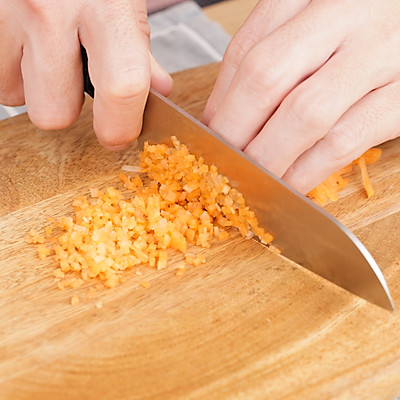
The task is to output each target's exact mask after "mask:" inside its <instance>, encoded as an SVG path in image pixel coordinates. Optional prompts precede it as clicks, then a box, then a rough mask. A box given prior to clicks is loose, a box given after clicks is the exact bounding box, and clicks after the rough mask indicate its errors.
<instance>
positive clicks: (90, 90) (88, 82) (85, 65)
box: [81, 45, 94, 98]
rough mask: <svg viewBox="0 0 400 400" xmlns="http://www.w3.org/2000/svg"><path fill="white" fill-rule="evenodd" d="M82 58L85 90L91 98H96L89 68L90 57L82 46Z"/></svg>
mask: <svg viewBox="0 0 400 400" xmlns="http://www.w3.org/2000/svg"><path fill="white" fill-rule="evenodd" d="M81 57H82V72H83V90H84V91H85V92H86V93H87V94H88V95H89V96H90V97H92V98H93V97H94V86H93V84H92V81H91V80H90V75H89V67H88V56H87V53H86V49H85V48H84V47H83V46H82V45H81Z"/></svg>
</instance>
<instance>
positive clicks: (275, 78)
mask: <svg viewBox="0 0 400 400" xmlns="http://www.w3.org/2000/svg"><path fill="white" fill-rule="evenodd" d="M323 4H324V5H325V6H326V7H325V8H323V7H318V5H319V2H316V3H311V4H310V5H309V6H308V7H306V8H305V10H304V11H303V12H302V13H300V14H299V15H297V16H296V17H294V18H293V19H292V20H291V21H289V22H288V23H286V24H284V25H283V26H281V27H280V28H278V29H277V30H275V31H274V32H273V33H272V34H271V35H269V36H268V37H267V38H265V39H264V40H262V41H261V42H260V43H259V44H257V45H256V46H254V47H253V48H252V49H251V50H250V51H249V52H248V53H247V55H246V57H245V58H244V59H243V61H242V63H241V64H240V67H239V69H238V71H237V73H236V75H235V77H234V79H233V81H232V84H231V86H230V87H229V89H228V91H227V94H226V96H225V97H224V98H223V100H222V102H221V104H220V106H219V107H218V109H217V111H216V113H215V114H214V116H213V118H212V119H211V121H210V123H209V126H210V128H211V129H213V130H215V131H216V132H218V133H220V134H221V135H222V136H224V137H225V138H226V139H227V140H228V141H230V142H231V143H232V144H233V145H235V146H236V147H239V148H241V149H243V148H244V147H245V146H246V145H247V144H248V143H249V142H250V141H251V140H252V139H253V138H254V137H255V136H256V134H257V133H258V132H259V131H260V130H261V128H262V126H263V125H264V123H265V121H266V120H268V118H269V117H270V116H271V115H272V113H273V112H274V110H275V109H276V108H277V106H278V105H279V104H280V103H281V102H282V100H283V99H284V98H285V97H286V96H287V94H288V93H289V92H290V91H291V90H292V89H293V88H294V87H296V86H297V85H298V84H299V83H300V82H302V81H303V80H304V79H305V78H306V77H307V76H309V75H311V74H312V73H314V72H315V71H316V70H318V69H319V68H320V67H321V66H322V65H323V64H324V63H325V62H326V61H327V60H328V59H329V57H331V55H332V54H333V52H334V51H336V49H337V48H338V47H339V45H340V44H341V43H342V42H343V40H344V38H345V35H346V33H345V32H348V29H349V27H348V26H347V25H350V24H349V22H348V20H347V19H346V20H345V19H343V20H339V21H338V22H337V23H336V24H330V21H331V19H332V13H335V10H333V8H334V7H335V2H329V3H328V2H324V3H323Z"/></svg>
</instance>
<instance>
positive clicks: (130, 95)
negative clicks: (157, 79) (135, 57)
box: [99, 67, 150, 103]
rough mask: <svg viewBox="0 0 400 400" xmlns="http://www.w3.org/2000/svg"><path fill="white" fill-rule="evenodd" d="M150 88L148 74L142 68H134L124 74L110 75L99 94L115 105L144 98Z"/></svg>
mask: <svg viewBox="0 0 400 400" xmlns="http://www.w3.org/2000/svg"><path fill="white" fill-rule="evenodd" d="M149 86H150V73H149V71H148V70H147V69H145V68H144V67H143V68H142V67H139V68H135V69H133V70H130V71H128V72H125V73H120V74H117V75H115V74H114V75H111V76H109V77H108V79H105V80H104V83H103V84H102V85H101V89H100V90H99V91H100V92H101V94H102V95H103V96H104V97H106V98H108V99H111V100H112V101H113V102H115V103H128V102H129V101H130V100H133V99H135V98H137V97H140V96H145V95H146V94H147V92H148V90H149Z"/></svg>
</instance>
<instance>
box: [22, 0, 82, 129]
mask: <svg viewBox="0 0 400 400" xmlns="http://www.w3.org/2000/svg"><path fill="white" fill-rule="evenodd" d="M39 19H40V20H39V21H38V23H36V24H34V25H33V26H34V27H35V28H34V29H32V30H31V31H30V32H29V35H26V37H25V38H24V40H25V42H24V49H23V56H22V62H21V68H22V76H23V80H24V91H25V100H26V105H27V110H28V114H29V116H30V118H31V120H32V122H33V123H34V124H35V125H37V126H38V127H39V128H43V129H60V128H65V127H67V126H69V125H71V124H72V123H73V122H74V121H75V120H76V119H77V118H78V116H79V114H80V110H81V107H82V104H83V82H82V81H83V79H82V64H81V59H80V47H79V40H78V35H77V32H76V29H75V27H74V25H73V24H71V23H70V20H69V18H68V17H67V15H66V10H63V8H62V7H57V6H56V5H51V6H50V5H49V6H48V7H43V8H42V9H41V13H40V17H39Z"/></svg>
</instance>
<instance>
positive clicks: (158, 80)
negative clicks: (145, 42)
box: [150, 54, 173, 96]
mask: <svg viewBox="0 0 400 400" xmlns="http://www.w3.org/2000/svg"><path fill="white" fill-rule="evenodd" d="M150 62H151V82H150V84H151V87H152V88H154V89H155V90H157V91H158V92H160V93H161V94H162V95H164V96H169V95H170V93H171V91H172V86H173V80H172V77H171V75H169V74H168V72H167V71H165V69H164V68H163V67H161V65H160V64H159V63H158V62H157V61H156V60H155V58H154V57H153V55H152V54H150Z"/></svg>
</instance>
